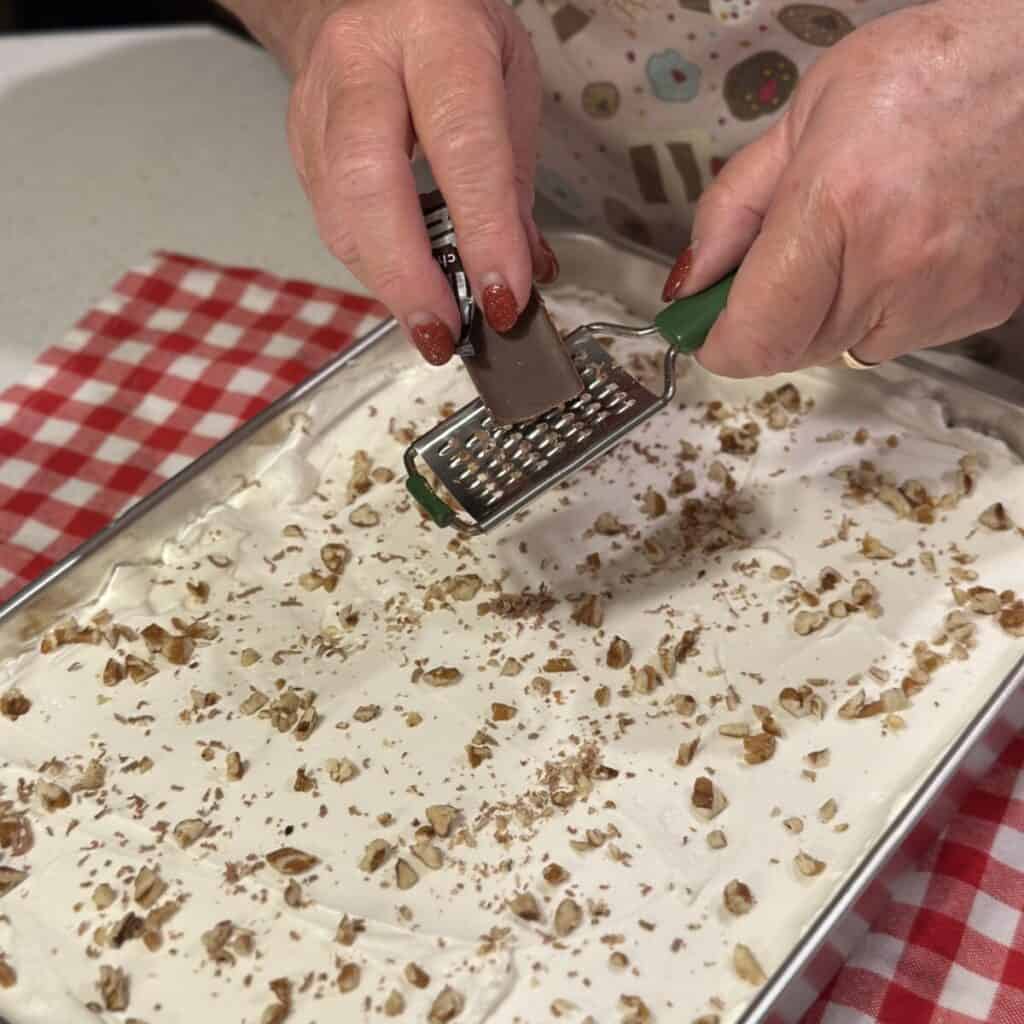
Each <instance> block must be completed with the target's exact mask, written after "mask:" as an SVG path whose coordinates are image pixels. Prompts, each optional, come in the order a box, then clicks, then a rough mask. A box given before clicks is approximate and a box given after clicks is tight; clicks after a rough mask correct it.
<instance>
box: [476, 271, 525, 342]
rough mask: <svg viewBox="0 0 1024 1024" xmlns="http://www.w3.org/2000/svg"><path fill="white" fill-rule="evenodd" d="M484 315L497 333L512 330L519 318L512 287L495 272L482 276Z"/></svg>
mask: <svg viewBox="0 0 1024 1024" xmlns="http://www.w3.org/2000/svg"><path fill="white" fill-rule="evenodd" d="M483 307H484V316H486V317H487V322H488V323H489V324H490V325H491V327H493V328H494V329H495V330H496V331H497V332H498V333H499V334H501V333H503V332H505V331H510V330H512V328H513V327H515V325H516V321H517V320H518V319H519V305H518V303H517V302H516V297H515V296H514V295H513V294H512V289H511V288H509V286H508V285H507V284H505V282H504V280H502V278H500V277H498V275H497V274H489V275H488V276H487V277H485V278H484V294H483Z"/></svg>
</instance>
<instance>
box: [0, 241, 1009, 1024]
mask: <svg viewBox="0 0 1024 1024" xmlns="http://www.w3.org/2000/svg"><path fill="white" fill-rule="evenodd" d="M551 242H552V245H553V248H554V249H555V252H556V253H557V255H558V258H559V261H560V263H561V266H562V280H563V282H569V283H573V284H577V285H579V286H580V287H585V288H587V289H592V290H594V291H598V292H604V293H607V294H610V295H613V296H615V297H616V298H618V299H619V300H620V301H622V302H623V303H625V304H626V305H627V306H628V307H629V308H630V309H632V310H633V312H635V313H636V314H637V315H638V316H639V317H643V318H648V319H651V318H653V316H654V315H655V313H657V312H658V310H659V309H660V305H659V304H658V302H657V297H658V295H659V292H660V288H661V284H662V281H663V278H664V274H665V264H664V261H663V260H662V258H661V257H659V256H655V255H652V254H650V253H648V252H645V251H643V250H640V249H636V248H631V247H622V246H614V245H612V244H610V243H608V242H606V241H604V240H601V239H599V238H597V237H595V236H592V235H586V234H580V233H560V234H552V236H551ZM404 344H405V343H404V341H402V339H401V338H400V336H399V332H398V330H397V328H396V326H395V323H394V321H387V322H385V323H383V324H381V325H380V326H379V327H377V328H375V329H374V330H373V331H371V332H370V333H369V334H367V335H365V336H364V337H363V338H361V339H360V340H359V341H357V342H356V344H355V345H353V346H352V347H351V348H350V349H349V350H348V351H347V352H345V353H344V354H342V355H340V356H338V357H336V358H335V359H334V360H332V361H331V362H330V363H328V364H327V365H326V366H325V367H324V368H323V369H321V370H320V371H318V372H317V373H315V374H313V375H312V376H311V377H310V378H309V379H308V380H306V381H305V382H304V383H302V384H300V385H299V386H297V387H296V388H294V389H292V390H291V391H290V392H288V393H287V394H286V395H284V396H283V397H282V398H280V399H279V400H278V401H277V402H275V403H274V404H273V405H271V406H270V407H268V408H267V409H266V410H264V411H263V412H262V413H260V414H259V415H258V416H256V417H254V418H253V419H252V420H250V421H249V422H248V423H246V424H245V425H244V426H242V427H241V428H239V429H238V430H236V431H235V432H234V433H232V434H231V435H230V436H229V437H227V438H226V439H225V440H224V441H222V442H221V443H220V444H218V445H216V446H215V447H214V448H212V449H210V451H209V452H207V453H206V454H205V455H203V456H202V457H201V458H199V459H197V460H196V461H195V462H194V463H192V465H190V466H189V467H187V468H186V469H185V470H183V471H182V472H181V473H179V474H177V476H175V477H174V478H173V479H171V480H169V481H168V482H167V483H165V484H164V485H162V486H161V487H160V488H158V489H157V490H156V491H154V492H153V494H151V495H149V496H148V497H146V498H144V499H142V500H141V501H139V502H138V503H137V504H135V505H134V506H132V507H131V508H130V509H129V510H127V511H126V512H125V513H123V514H122V515H121V516H119V517H118V518H117V519H116V520H114V522H112V523H111V524H110V525H109V526H108V527H106V528H105V529H104V530H102V531H101V532H100V533H98V534H97V535H96V536H95V537H93V538H92V539H91V540H89V541H87V542H86V543H84V544H82V545H81V546H80V547H79V548H78V549H76V550H75V551H74V552H73V553H72V554H70V555H69V556H68V557H67V558H65V559H64V560H63V561H61V562H60V563H59V564H57V565H56V566H54V567H53V568H52V569H51V570H49V571H48V572H47V573H45V574H44V575H43V576H42V577H40V578H39V579H38V580H36V581H35V582H34V583H32V584H30V585H29V586H27V587H25V588H24V589H23V590H22V591H21V592H20V593H18V594H17V595H15V596H14V597H13V598H12V599H11V600H10V601H8V602H7V603H6V604H4V605H3V606H2V607H0V658H6V657H9V656H11V655H13V654H15V653H16V652H18V651H20V650H22V649H24V648H25V647H26V646H28V645H29V644H31V643H32V642H33V640H34V639H35V638H37V637H38V636H39V634H40V633H41V632H42V631H43V630H44V629H45V628H46V627H48V626H49V625H50V624H51V623H52V622H53V620H54V619H55V618H58V617H61V616H63V615H67V614H68V613H69V612H71V611H72V610H73V609H74V608H76V607H77V606H79V605H81V604H83V603H85V602H86V601H88V600H90V599H91V598H92V597H94V596H95V595H96V594H97V593H98V591H99V590H100V588H101V587H102V585H103V583H104V581H105V580H106V579H107V577H108V575H109V573H110V572H111V570H112V569H113V568H114V566H116V565H118V564H121V563H125V562H129V561H131V562H140V561H146V560H156V559H157V558H159V555H160V550H161V546H162V543H163V542H164V540H165V539H167V538H168V537H170V536H171V535H173V534H174V533H175V532H176V529H177V528H178V527H180V526H181V525H182V523H183V522H185V521H186V520H187V519H189V518H191V517H193V516H195V515H196V514H197V513H199V512H200V511H202V510H203V509H205V508H208V507H209V506H211V505H213V504H216V503H218V502H220V501H222V500H224V498H225V497H227V496H228V495H230V494H231V493H232V492H233V491H235V490H236V489H237V488H238V487H240V486H242V485H243V484H244V483H245V482H246V481H247V480H248V479H251V477H252V475H253V474H254V472H255V471H256V470H257V468H258V467H259V466H260V465H262V464H263V463H264V462H265V460H266V457H267V455H268V453H270V452H272V451H273V449H274V447H275V446H276V445H277V444H278V443H279V442H280V441H281V440H282V439H283V438H284V437H285V436H286V434H287V433H288V431H289V429H290V426H291V424H292V422H293V419H294V417H295V416H296V415H301V413H302V410H303V407H304V405H305V404H306V402H307V401H308V400H309V399H311V398H312V397H313V396H314V395H315V394H316V393H317V392H318V391H320V389H321V388H323V387H324V385H325V384H327V382H329V381H331V380H332V379H333V378H335V377H336V376H337V375H338V374H340V373H344V372H353V371H356V372H358V371H359V370H360V369H371V368H372V366H373V364H376V363H378V362H379V361H380V360H385V359H387V358H389V353H390V357H393V355H394V353H395V352H396V351H397V346H399V345H404ZM971 351H972V349H971V347H970V345H969V344H967V345H963V344H962V345H961V346H959V347H952V348H951V349H948V350H945V351H940V352H937V353H926V354H919V355H915V356H910V357H907V358H905V359H903V360H900V361H899V362H897V363H893V364H890V365H886V366H884V367H881V368H880V369H878V370H877V371H875V372H874V373H873V374H872V378H873V379H877V380H878V381H881V382H884V384H883V385H882V386H893V387H896V388H899V387H902V386H904V385H906V384H907V383H909V382H911V381H913V382H914V383H915V384H917V385H918V386H920V385H922V384H923V385H924V387H925V388H926V390H927V391H928V392H929V393H930V394H931V395H932V396H933V397H935V398H937V399H938V400H939V401H940V402H941V403H942V405H943V407H944V408H945V409H946V410H947V415H948V417H949V420H950V422H951V424H957V425H962V426H970V427H972V428H975V429H980V430H982V431H984V432H986V433H992V434H996V435H998V436H1000V437H1001V438H1002V439H1003V440H1005V441H1006V442H1007V443H1008V444H1009V445H1010V446H1011V447H1012V448H1013V449H1014V450H1015V451H1017V452H1019V453H1024V382H1021V381H1017V380H1014V379H1013V378H1012V377H1010V376H1008V374H1007V372H1006V370H1005V368H1003V369H1001V370H993V369H992V368H990V367H986V366H984V365H981V364H980V363H978V362H977V361H975V360H973V359H971V358H968V355H969V353H970V352H971ZM964 353H967V354H968V355H965V354H964ZM1021 729H1024V658H1022V659H1021V660H1020V661H1019V662H1018V663H1017V665H1016V666H1015V668H1014V670H1013V671H1012V672H1011V673H1010V674H1009V675H1008V676H1007V677H1006V678H1005V679H1004V680H1003V681H1002V683H1001V685H1000V686H999V687H998V689H997V690H996V691H995V692H994V693H993V695H992V696H991V697H990V698H989V700H988V701H987V702H986V703H985V705H984V706H983V707H982V708H981V710H979V711H978V713H977V714H976V715H975V716H974V717H973V719H972V720H971V721H970V722H969V723H968V724H967V725H966V727H965V728H964V730H963V731H962V733H961V734H960V736H959V737H958V738H957V739H956V741H955V742H954V743H953V744H952V745H951V747H950V749H949V751H948V752H947V754H946V756H945V757H944V758H943V759H942V761H941V762H939V763H938V764H936V766H935V767H934V768H933V770H932V771H931V773H930V774H929V775H928V777H927V778H926V779H925V780H924V782H923V783H922V784H921V786H920V787H919V789H918V790H917V792H916V793H915V794H914V796H913V797H912V798H911V799H910V800H909V801H908V802H907V803H906V805H905V806H904V808H903V810H902V811H900V813H899V814H897V815H896V816H895V817H894V819H893V820H892V821H891V822H890V824H889V825H888V827H887V828H886V829H885V831H884V833H883V834H882V835H881V836H880V837H879V838H878V840H877V841H876V842H875V844H874V845H873V847H872V848H871V849H870V850H869V851H868V852H867V854H866V855H865V857H864V858H863V859H862V860H861V862H860V863H859V864H858V865H857V866H856V867H855V868H854V870H853V871H852V872H851V874H850V876H849V878H848V879H847V880H846V882H845V883H844V884H843V886H842V887H841V888H840V889H839V890H838V891H837V892H836V894H835V895H834V897H833V898H832V900H831V901H830V902H829V903H828V904H827V905H826V906H825V907H824V908H823V909H822V910H821V911H820V912H819V913H818V915H817V917H816V918H815V919H814V920H813V921H811V922H810V923H809V926H808V928H807V929H806V931H805V932H804V934H803V936H802V937H801V939H800V941H799V942H798V943H797V944H796V945H795V946H794V948H793V949H792V951H791V952H790V954H789V956H788V957H787V958H786V959H785V961H784V962H783V963H782V965H781V966H780V967H779V968H778V970H777V971H776V972H775V973H774V975H773V976H772V977H771V978H770V979H769V980H768V982H767V983H766V984H765V985H764V986H763V987H762V989H761V990H760V991H759V993H758V994H757V996H756V997H755V999H754V1001H753V1002H752V1003H751V1005H750V1006H749V1007H748V1009H747V1010H746V1012H745V1013H744V1014H743V1016H742V1018H741V1021H742V1022H743V1024H755V1022H756V1024H768V1022H770V1024H782V1022H789V1021H797V1020H799V1018H800V1017H801V1016H802V1014H803V1013H804V1012H805V1011H806V1010H807V1008H808V1007H809V1006H810V1004H811V1003H812V1002H813V1000H814V999H815V997H816V996H817V995H818V994H819V993H820V992H821V991H822V989H823V988H824V987H825V986H826V985H827V983H828V982H829V980H830V979H831V978H832V976H833V975H834V974H835V972H836V970H838V968H839V967H840V966H841V965H842V963H843V962H844V961H845V960H846V959H847V957H848V955H849V953H850V951H851V950H852V948H853V947H854V946H855V945H856V943H857V942H858V941H859V939H860V938H861V937H862V936H863V934H864V932H865V931H866V930H867V928H868V927H869V926H870V924H871V922H872V921H873V920H874V919H875V918H876V917H877V915H878V914H879V913H880V912H881V911H882V910H883V909H884V907H885V905H886V903H887V901H888V899H889V893H890V889H891V886H892V884H893V882H894V881H895V879H896V878H897V876H898V875H899V873H900V872H901V871H903V870H905V869H906V868H907V867H908V866H910V865H911V864H913V863H914V862H915V861H916V860H917V858H918V857H919V855H920V854H921V853H923V852H924V851H925V850H926V849H927V848H928V847H929V845H931V843H933V842H934V840H935V839H936V837H937V836H938V834H939V832H940V831H941V829H942V828H943V827H944V825H945V823H946V822H947V821H948V820H949V818H950V817H951V815H952V814H953V812H954V811H955V809H956V807H957V806H958V805H959V803H960V801H961V800H962V798H963V796H964V795H965V793H966V792H967V791H968V790H969V788H970V787H971V785H972V784H973V783H974V782H975V781H976V780H977V779H978V778H980V777H981V776H982V775H984V774H985V772H987V771H988V769H989V768H990V767H991V765H992V763H993V761H994V760H995V758H996V757H997V756H998V754H999V752H1000V751H1001V750H1002V749H1003V747H1004V746H1005V745H1006V744H1007V743H1008V742H1009V741H1010V740H1011V739H1012V738H1013V737H1014V736H1015V734H1016V733H1018V732H1019V731H1020V730H1021ZM0 1024H4V1022H3V1021H2V1019H0ZM13 1024H16V1022H13Z"/></svg>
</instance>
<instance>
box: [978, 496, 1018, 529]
mask: <svg viewBox="0 0 1024 1024" xmlns="http://www.w3.org/2000/svg"><path fill="white" fill-rule="evenodd" d="M978 522H979V523H981V525H982V526H985V527H988V529H990V530H998V531H1003V530H1011V529H1013V525H1014V524H1013V519H1012V518H1010V513H1009V512H1007V511H1006V506H1005V505H1003V503H1002V502H1001V501H997V502H996V503H995V504H994V505H989V507H988V508H987V509H985V511H984V512H982V513H981V515H980V516H978Z"/></svg>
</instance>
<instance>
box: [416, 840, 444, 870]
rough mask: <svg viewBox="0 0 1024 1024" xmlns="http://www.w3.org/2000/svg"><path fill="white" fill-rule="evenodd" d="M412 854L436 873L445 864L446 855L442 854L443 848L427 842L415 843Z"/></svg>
mask: <svg viewBox="0 0 1024 1024" xmlns="http://www.w3.org/2000/svg"><path fill="white" fill-rule="evenodd" d="M412 852H413V854H414V855H415V856H416V858H417V859H418V860H420V861H422V862H423V863H424V864H426V866H427V867H428V868H432V869H433V870H435V871H436V870H437V869H438V868H440V867H442V866H443V864H444V854H443V853H442V852H441V847H440V846H435V845H434V844H433V843H428V842H426V840H422V841H420V842H418V843H414V844H413V848H412Z"/></svg>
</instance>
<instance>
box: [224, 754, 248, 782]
mask: <svg viewBox="0 0 1024 1024" xmlns="http://www.w3.org/2000/svg"><path fill="white" fill-rule="evenodd" d="M224 773H225V774H226V775H227V777H228V779H229V780H230V781H231V782H237V781H238V780H239V779H240V778H241V777H242V776H243V775H244V774H245V762H244V761H243V760H242V755H241V754H240V753H239V752H238V751H237V750H229V751H228V756H227V757H226V758H225V760H224Z"/></svg>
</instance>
